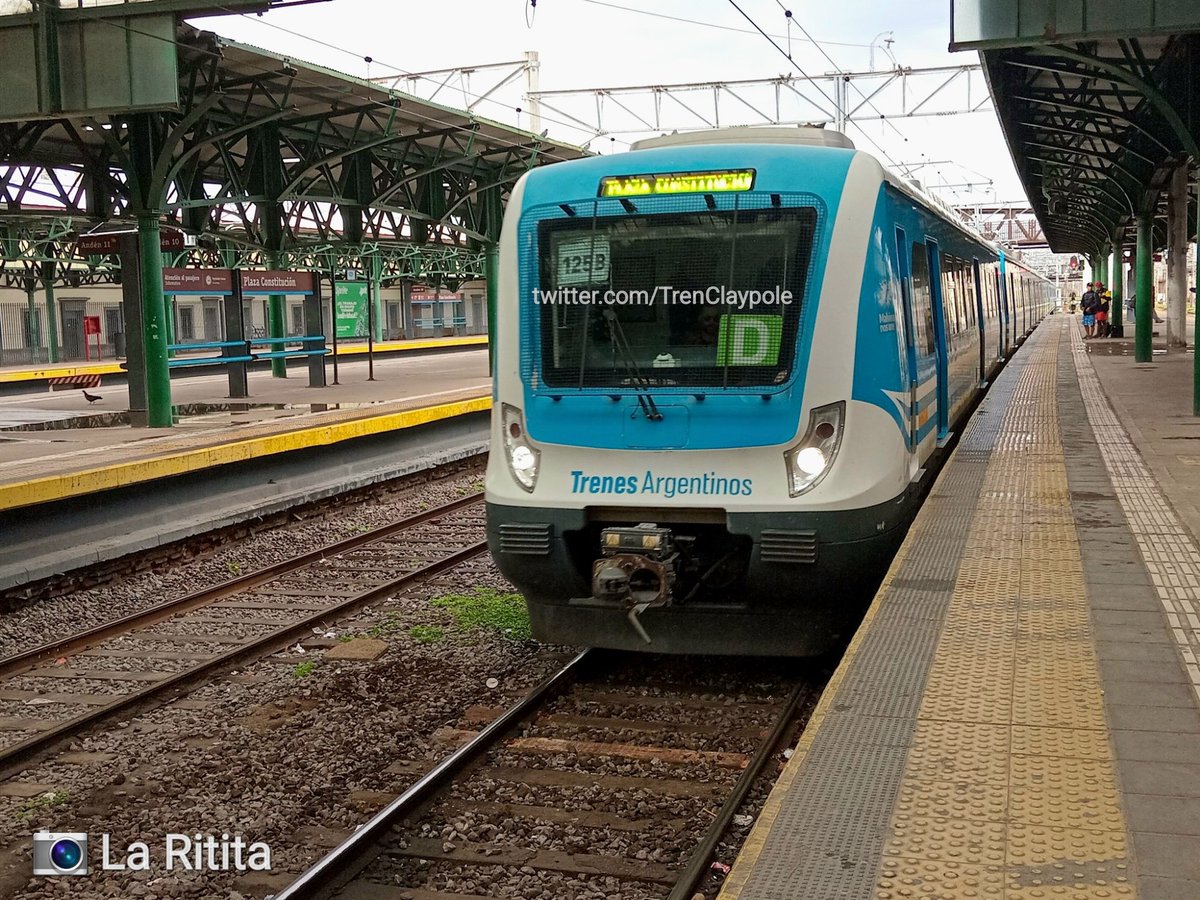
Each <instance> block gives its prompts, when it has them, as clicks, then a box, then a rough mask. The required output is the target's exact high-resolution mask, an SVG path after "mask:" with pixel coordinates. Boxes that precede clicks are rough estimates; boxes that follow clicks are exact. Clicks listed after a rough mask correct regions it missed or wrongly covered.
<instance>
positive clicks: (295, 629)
mask: <svg viewBox="0 0 1200 900" xmlns="http://www.w3.org/2000/svg"><path fill="white" fill-rule="evenodd" d="M485 552H487V542H486V541H479V542H478V543H475V544H471V545H469V546H467V547H464V548H462V549H460V550H457V551H455V552H453V553H451V554H449V555H447V556H444V557H442V558H441V559H438V560H435V561H434V562H431V563H429V564H427V565H425V566H422V567H421V568H419V569H416V570H414V571H412V572H409V573H407V574H406V575H402V576H401V577H400V578H397V579H394V580H392V581H389V582H387V583H385V584H381V585H377V586H375V587H373V588H370V589H369V590H367V591H364V592H363V593H361V594H356V595H355V596H353V597H348V598H346V599H344V600H342V601H340V602H337V603H335V604H333V605H332V606H328V607H326V608H324V609H321V610H318V611H316V612H313V613H312V614H310V615H308V616H305V617H304V618H303V619H302V620H300V621H297V622H292V623H290V624H288V625H285V626H284V627H282V628H279V629H276V630H275V631H272V632H271V633H269V634H266V635H263V636H261V637H257V638H251V639H250V640H249V641H247V642H246V643H243V644H238V645H236V646H234V647H233V648H231V649H230V650H228V651H227V652H225V653H221V654H218V655H217V656H214V657H212V658H211V659H208V660H204V661H202V662H200V663H199V664H198V665H196V666H194V667H192V668H190V669H187V670H186V671H183V672H179V673H178V674H175V675H172V676H171V677H169V678H165V679H163V680H162V681H156V682H154V683H152V684H149V685H147V686H146V687H144V688H142V689H140V690H138V691H135V692H133V693H131V694H127V695H124V696H122V697H119V698H118V699H116V700H114V701H113V702H112V703H109V704H106V705H104V706H100V707H96V708H95V709H92V710H89V711H88V712H86V713H83V714H81V715H79V716H76V717H75V718H72V719H67V720H65V721H63V722H61V723H59V724H57V725H55V726H54V727H52V728H49V729H47V730H46V731H43V732H39V733H38V734H36V735H34V736H33V737H30V738H27V739H26V740H24V741H21V742H20V743H18V744H13V745H12V746H11V747H6V748H4V749H2V750H0V780H2V779H3V778H7V777H10V776H11V775H12V774H13V773H14V772H15V771H17V770H19V769H20V768H22V767H24V766H27V765H28V764H29V763H30V762H31V761H32V760H33V759H34V757H35V756H37V755H38V754H40V753H43V752H45V751H46V750H48V749H49V748H50V747H51V746H53V745H54V744H56V743H58V742H59V741H61V740H62V739H63V738H65V737H68V736H70V735H72V734H74V733H76V732H77V731H79V730H80V729H82V728H84V727H86V726H88V725H91V724H93V723H95V722H98V721H100V720H102V719H105V718H108V717H110V716H112V715H115V714H116V713H119V712H125V711H127V710H131V709H133V708H135V707H138V706H141V705H143V704H146V703H148V702H150V701H152V700H157V699H159V698H160V697H162V696H163V695H164V694H167V693H170V692H173V691H179V692H183V691H184V690H185V689H186V688H187V687H188V686H190V685H191V684H192V683H193V682H196V681H199V680H201V679H203V678H204V677H206V676H208V675H209V674H210V673H212V672H214V671H217V670H220V669H223V668H226V667H229V666H236V665H243V664H245V663H247V662H250V661H252V660H255V659H258V658H260V657H262V656H265V655H267V654H269V653H272V652H275V651H276V650H278V649H282V648H283V647H287V646H288V645H290V644H291V643H292V642H293V641H296V640H298V639H300V638H303V637H308V636H311V635H312V629H313V626H315V625H320V624H322V623H323V622H325V621H326V620H328V619H330V618H331V617H336V616H340V615H344V614H346V613H348V612H350V611H352V610H353V609H354V608H356V607H358V606H361V605H363V604H366V603H370V602H372V601H374V600H377V599H382V598H384V597H386V596H387V595H389V594H391V593H394V592H395V591H397V590H399V589H401V588H403V587H406V586H408V585H410V584H412V583H413V582H415V581H420V580H421V579H424V578H428V577H430V576H433V575H439V574H441V573H442V572H444V571H447V570H448V569H453V568H454V567H455V566H458V565H460V564H461V563H463V562H465V561H466V560H468V559H472V558H473V557H476V556H479V555H481V554H483V553H485Z"/></svg>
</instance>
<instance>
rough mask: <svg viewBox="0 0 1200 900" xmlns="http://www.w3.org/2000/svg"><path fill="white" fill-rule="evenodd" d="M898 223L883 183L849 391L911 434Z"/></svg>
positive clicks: (865, 270) (860, 303)
mask: <svg viewBox="0 0 1200 900" xmlns="http://www.w3.org/2000/svg"><path fill="white" fill-rule="evenodd" d="M895 231H896V229H895V225H894V222H893V220H892V216H891V215H890V210H889V204H888V197H887V187H886V185H883V184H881V185H880V187H879V194H878V196H877V198H876V201H875V215H874V217H873V219H872V221H871V234H870V237H869V239H868V243H867V258H866V264H865V265H864V267H863V279H862V290H861V292H860V293H859V297H858V327H857V336H856V338H855V349H854V384H853V387H852V389H851V393H850V396H851V398H852V399H854V400H857V401H860V402H862V403H870V404H872V405H874V406H878V407H879V408H880V409H882V410H883V411H884V412H886V413H887V414H888V415H889V416H891V417H892V419H893V420H894V421H895V423H896V427H897V428H898V429H899V430H900V434H901V436H902V437H907V435H908V421H907V411H908V406H909V405H910V402H911V401H910V399H909V396H908V354H907V352H906V351H905V325H904V306H903V303H904V295H903V293H902V292H901V289H900V267H899V265H898V263H897V260H896V239H895Z"/></svg>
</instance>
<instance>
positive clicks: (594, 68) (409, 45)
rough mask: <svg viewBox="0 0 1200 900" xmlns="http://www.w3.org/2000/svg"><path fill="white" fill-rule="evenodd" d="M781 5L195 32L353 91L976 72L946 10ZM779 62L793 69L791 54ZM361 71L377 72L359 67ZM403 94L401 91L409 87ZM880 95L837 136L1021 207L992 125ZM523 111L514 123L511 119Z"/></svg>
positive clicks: (935, 4)
mask: <svg viewBox="0 0 1200 900" xmlns="http://www.w3.org/2000/svg"><path fill="white" fill-rule="evenodd" d="M0 2H2V0H0ZM787 2H788V0H736V4H737V5H736V6H735V5H734V2H733V0H690V2H688V0H536V8H534V7H531V6H530V2H529V0H439V2H437V3H420V4H418V3H413V2H403V0H326V2H316V3H311V4H309V5H301V6H295V7H292V8H288V9H279V10H274V11H270V12H267V13H265V14H263V15H262V16H256V15H253V14H250V15H240V16H224V17H217V18H205V19H203V20H197V21H196V22H195V24H196V25H197V26H198V27H201V28H205V29H209V30H212V31H215V32H217V33H218V34H220V35H222V36H223V37H227V38H230V39H233V40H236V41H240V42H243V43H248V44H252V45H254V46H257V47H262V48H265V49H269V50H272V51H275V52H279V53H284V54H287V55H289V56H291V57H293V58H295V59H297V60H304V61H307V62H313V63H318V64H321V65H324V66H327V67H329V68H333V69H336V70H338V71H342V72H347V73H349V74H352V75H357V76H360V77H378V76H383V75H389V74H396V73H398V72H423V71H428V70H434V69H445V68H449V67H457V66H470V65H480V64H486V63H496V62H506V61H513V60H519V59H522V58H523V57H524V54H525V52H526V51H536V52H537V54H538V58H539V62H540V67H539V80H540V84H539V87H540V89H541V90H542V91H550V90H567V89H577V88H597V87H606V88H608V87H618V86H626V85H656V84H675V83H682V82H712V81H732V80H742V79H758V78H773V77H776V76H779V75H782V74H786V73H790V74H792V75H794V76H797V77H800V73H801V71H803V72H805V73H807V74H809V75H821V74H824V73H833V72H837V71H853V72H862V71H866V70H867V69H868V66H869V62H870V60H871V50H870V49H869V47H870V45H871V44H872V43H875V44H876V49H875V50H874V63H875V67H876V69H889V68H891V67H892V65H893V59H894V61H895V62H896V63H898V64H899V65H901V66H906V67H913V68H918V67H926V66H961V65H966V64H971V63H975V62H977V57H976V56H975V54H974V53H954V54H952V53H950V52H948V50H947V44H948V42H949V39H950V22H949V17H950V12H949V7H950V3H949V0H836V2H830V0H820V2H818V0H792V2H793V3H794V6H791V7H786V3H787ZM620 7H625V8H620ZM739 7H740V9H741V10H742V11H744V13H745V15H746V16H748V17H749V19H750V20H752V21H753V24H751V22H750V21H748V20H747V18H746V17H745V16H743V15H742V13H741V12H739ZM785 8H790V9H791V11H792V14H793V20H794V24H791V25H789V23H788V19H787V17H786V15H785ZM671 17H674V18H671ZM680 19H687V20H693V21H692V22H688V21H679V20H680ZM754 25H757V26H759V27H761V28H762V29H763V31H766V32H767V33H768V34H770V35H774V36H776V37H775V39H774V40H775V46H773V45H772V42H771V41H769V40H768V39H767V38H766V37H764V36H763V35H761V34H759V33H757V32H756V31H755V30H754ZM801 28H803V29H804V31H806V32H807V36H806V35H805V34H804V33H802V31H801ZM887 32H890V34H886V33H887ZM809 36H811V38H812V39H815V42H816V43H817V44H819V45H820V48H818V47H817V46H814V43H813V41H810V39H809ZM887 37H891V38H892V39H893V43H891V44H890V54H891V57H892V58H889V56H888V53H887V52H885V48H884V46H883V41H884V40H885V39H886V38H887ZM789 50H790V53H791V59H788V58H787V56H786V55H785V54H786V53H787V52H788V51H789ZM822 50H823V51H824V54H823V53H822V52H821V51H822ZM825 54H827V55H825ZM366 57H371V59H372V62H371V63H369V64H368V63H367V62H365V58H366ZM501 74H502V73H501ZM499 77H501V75H500V74H497V75H492V74H489V73H487V72H477V73H475V74H474V75H472V76H470V78H469V81H466V82H456V83H452V84H451V85H448V86H447V87H446V88H443V89H442V91H441V93H439V94H438V96H437V100H438V101H439V102H442V103H445V104H446V105H449V106H456V107H462V106H464V105H465V103H466V102H469V101H470V100H473V99H474V97H475V96H476V95H478V94H479V93H482V92H484V91H486V90H488V88H490V87H491V86H492V84H493V83H494V81H495V80H496V79H497V78H499ZM939 78H940V76H939ZM439 81H440V79H439ZM935 83H940V82H935V81H934V80H933V76H926V77H925V79H924V81H923V84H924V86H925V87H926V89H928V88H931V87H932V86H933V85H934V84H935ZM880 84H882V79H879V78H877V79H873V80H855V81H854V82H852V83H851V85H850V86H848V89H847V90H848V97H849V100H850V102H851V103H852V104H853V103H857V102H860V100H861V95H860V94H859V93H858V92H859V91H861V92H863V93H865V94H870V92H871V91H872V90H874V89H875V88H876V87H878V86H879V85H880ZM964 84H965V81H963V80H961V79H960V80H959V81H958V82H956V86H955V87H953V88H948V89H946V90H945V91H943V93H942V94H941V95H940V97H941V99H940V100H939V101H938V102H939V103H942V104H944V105H946V106H963V105H965V103H966V98H965V94H964V93H962V91H963V88H962V87H961V85H964ZM910 86H911V88H912V90H913V91H914V92H917V91H920V90H921V82H919V81H918V80H916V79H914V80H913V81H912V82H911V85H910ZM435 87H436V85H435V83H434V82H433V81H432V80H431V79H427V80H424V81H422V82H419V83H418V87H417V89H416V91H415V93H418V94H422V93H423V94H424V95H426V96H428V94H429V93H430V92H431V91H432V90H433V89H434V88H435ZM400 88H401V89H402V90H404V89H406V88H405V86H404V85H401V86H400ZM464 88H465V89H466V91H467V96H466V97H464V94H463V89H464ZM454 89H457V90H454ZM524 90H525V81H524V78H523V77H522V78H519V79H517V80H516V81H515V82H514V83H513V84H510V85H508V86H507V87H505V88H501V89H500V90H498V91H497V92H496V93H495V94H494V95H493V99H492V100H490V101H489V100H484V101H480V102H479V103H478V105H477V107H476V112H477V113H478V114H480V115H481V116H484V117H486V118H490V119H494V120H497V121H501V122H505V123H507V124H511V125H519V126H520V127H523V128H530V127H531V122H530V118H529V109H528V106H529V104H528V101H527V100H524V99H523V98H522V94H523V91H524ZM804 90H805V92H806V93H807V94H808V96H810V97H811V98H813V101H814V102H819V103H821V104H822V105H824V106H825V107H831V106H832V101H831V100H830V99H829V98H828V97H822V96H820V95H819V94H817V92H816V91H815V90H814V89H813V88H812V87H806V88H805V89H804ZM889 90H890V93H887V94H882V95H879V96H878V97H876V98H875V100H874V101H873V102H874V103H875V104H876V108H877V109H878V110H879V111H880V112H883V113H885V114H886V115H887V116H888V118H887V120H886V121H884V122H881V121H879V120H878V119H877V118H876V119H875V120H874V121H870V122H863V123H859V125H855V124H853V123H852V124H850V125H849V126H848V128H847V134H848V135H849V137H850V138H851V140H853V141H854V142H855V144H856V145H857V146H858V148H859V149H861V150H865V151H867V152H869V153H872V154H873V155H875V156H877V157H879V158H880V160H881V161H882V162H884V163H885V165H891V167H892V168H897V169H899V170H903V169H906V168H907V169H912V168H913V167H914V166H915V165H916V164H918V163H922V164H925V165H923V166H922V168H920V169H919V170H915V171H913V174H914V175H915V177H917V178H919V179H921V180H922V181H923V182H924V183H925V185H926V186H927V187H929V188H930V189H931V190H934V191H935V192H937V193H938V194H939V195H940V196H942V197H943V198H944V199H946V200H947V201H949V202H951V203H955V204H971V203H990V202H992V201H995V200H998V201H1002V202H1007V201H1022V200H1023V192H1022V189H1021V186H1020V182H1019V180H1018V179H1017V176H1016V173H1015V170H1014V168H1013V165H1012V163H1011V161H1010V158H1009V154H1008V149H1007V146H1006V145H1005V142H1004V138H1003V135H1002V133H1001V131H1000V128H999V125H998V124H997V122H996V117H995V113H994V112H992V111H990V109H988V110H987V111H982V112H976V113H970V114H961V115H945V116H936V117H928V118H895V112H894V111H898V110H899V108H900V106H899V104H900V97H899V93H898V92H899V90H900V85H899V82H895V83H894V84H893V85H892V87H891V88H890V89H889ZM972 90H973V91H974V92H975V93H974V102H978V100H979V99H980V98H981V97H982V96H983V91H984V87H983V81H982V79H981V78H979V77H978V76H976V77H975V81H974V84H973V87H972ZM739 92H740V93H741V94H742V96H743V97H745V98H746V99H747V100H748V102H750V103H751V104H752V105H755V106H757V107H758V108H759V109H763V108H769V106H770V104H771V103H772V101H771V100H770V97H772V96H773V91H772V90H771V89H769V88H760V89H740V91H739ZM681 96H683V98H684V100H685V102H687V103H688V104H689V105H690V106H691V107H692V108H693V109H695V110H698V111H699V112H700V113H701V114H703V115H706V116H707V117H708V118H709V119H711V118H712V113H711V110H712V99H711V96H712V95H711V92H706V93H703V94H700V93H697V94H690V95H681ZM785 99H786V98H785ZM547 102H551V101H549V100H548V101H547ZM625 102H626V105H629V106H630V107H631V108H635V110H636V111H637V112H639V113H640V114H641V115H642V116H643V117H644V118H645V117H648V116H649V115H650V111H651V110H652V108H653V107H652V103H653V101H652V100H651V96H650V94H649V93H648V92H646V93H644V94H642V95H641V96H639V97H630V98H625ZM911 102H915V101H910V104H911ZM605 103H606V105H605V106H604V111H605V120H604V124H605V125H606V126H607V127H608V128H609V129H610V130H611V131H612V132H613V134H612V135H611V137H610V135H608V134H605V135H602V136H600V137H599V138H595V139H593V140H592V141H591V143H590V144H589V145H588V146H589V148H590V149H592V150H594V151H599V152H605V153H607V152H620V151H623V150H625V149H627V147H628V143H629V141H631V140H634V139H635V138H636V137H638V136H645V135H646V134H649V133H652V132H645V131H643V133H642V134H640V135H639V134H634V133H631V132H628V131H626V130H625V128H627V127H632V126H633V125H634V123H633V120H632V119H631V118H630V117H628V116H626V115H625V114H623V113H621V111H620V109H619V107H616V106H614V105H613V104H612V103H611V102H608V101H605ZM553 104H554V106H555V107H556V109H555V110H554V111H551V110H550V109H547V108H545V107H544V108H543V111H542V112H543V118H542V121H541V122H540V123H539V124H540V125H541V126H542V127H543V128H545V129H547V130H548V131H549V134H550V135H551V136H552V137H554V138H557V139H559V140H564V141H568V142H571V143H583V142H584V141H585V140H587V139H588V138H589V137H592V135H590V134H588V133H585V132H584V131H582V130H581V129H580V128H578V127H576V126H575V125H574V123H572V122H571V121H570V119H569V117H568V116H569V115H571V114H573V115H575V116H577V117H578V118H587V117H592V118H594V114H595V105H596V101H595V99H594V98H593V97H590V96H587V97H573V98H566V99H555V100H554V101H553ZM785 105H786V104H785ZM518 107H520V108H521V110H522V111H521V113H517V112H516V110H517V108H518ZM667 107H669V108H670V109H668V108H667ZM813 108H814V107H812V106H808V105H805V104H803V103H801V102H800V101H795V102H794V103H793V105H792V108H791V109H790V110H789V111H785V115H787V116H795V117H799V118H811V117H812V113H811V110H812V109H813ZM932 108H936V104H935V105H934V107H932ZM672 110H674V111H673V112H672ZM720 114H721V124H729V125H733V124H746V123H747V122H748V120H749V119H750V118H752V117H753V113H751V112H750V110H748V109H747V108H746V107H745V106H743V105H741V104H740V103H738V102H737V101H736V100H732V101H731V100H730V99H729V98H728V97H726V98H725V99H723V100H722V101H721V106H720ZM872 114H873V113H872ZM660 124H663V125H665V126H667V127H668V128H672V127H678V128H688V127H697V126H698V125H699V122H698V120H696V119H695V117H694V116H692V115H690V114H688V113H687V112H686V111H684V110H682V109H680V108H679V107H678V106H677V105H676V104H675V103H674V102H673V101H664V111H663V118H662V119H660ZM637 127H638V128H641V127H642V126H640V125H639V126H637Z"/></svg>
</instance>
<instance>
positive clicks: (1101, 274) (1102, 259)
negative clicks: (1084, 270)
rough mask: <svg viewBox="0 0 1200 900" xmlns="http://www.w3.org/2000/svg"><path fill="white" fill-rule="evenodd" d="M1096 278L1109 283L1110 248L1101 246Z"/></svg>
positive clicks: (1106, 283) (1097, 259) (1097, 260)
mask: <svg viewBox="0 0 1200 900" xmlns="http://www.w3.org/2000/svg"><path fill="white" fill-rule="evenodd" d="M1096 280H1097V281H1100V282H1103V283H1104V284H1105V285H1106V286H1107V285H1108V250H1107V249H1104V248H1101V250H1100V255H1099V256H1098V257H1096Z"/></svg>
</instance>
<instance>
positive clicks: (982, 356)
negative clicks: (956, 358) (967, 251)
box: [967, 257, 987, 387]
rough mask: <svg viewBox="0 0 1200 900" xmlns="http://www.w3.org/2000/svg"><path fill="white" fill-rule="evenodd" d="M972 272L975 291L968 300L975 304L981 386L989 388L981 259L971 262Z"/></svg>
mask: <svg viewBox="0 0 1200 900" xmlns="http://www.w3.org/2000/svg"><path fill="white" fill-rule="evenodd" d="M971 271H972V272H974V273H975V284H974V288H975V290H974V291H972V294H973V296H971V297H968V298H967V299H968V300H969V301H970V302H971V303H974V304H975V323H976V325H975V327H976V329H977V330H978V331H979V386H980V387H986V386H987V319H986V318H985V317H984V315H983V273H982V272H981V271H980V269H979V259H978V257H976V258H975V259H972V260H971Z"/></svg>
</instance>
